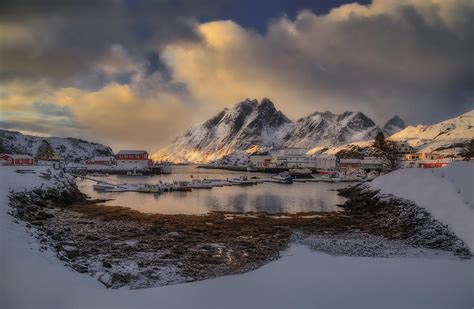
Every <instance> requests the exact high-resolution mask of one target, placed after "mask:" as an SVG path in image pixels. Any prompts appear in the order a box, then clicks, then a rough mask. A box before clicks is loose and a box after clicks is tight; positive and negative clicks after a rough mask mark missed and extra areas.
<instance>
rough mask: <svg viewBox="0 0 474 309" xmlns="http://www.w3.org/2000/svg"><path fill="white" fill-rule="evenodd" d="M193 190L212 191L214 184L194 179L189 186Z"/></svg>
mask: <svg viewBox="0 0 474 309" xmlns="http://www.w3.org/2000/svg"><path fill="white" fill-rule="evenodd" d="M189 187H191V188H192V189H212V187H213V186H212V184H211V183H209V182H206V181H205V180H201V179H193V180H191V183H190V184H189Z"/></svg>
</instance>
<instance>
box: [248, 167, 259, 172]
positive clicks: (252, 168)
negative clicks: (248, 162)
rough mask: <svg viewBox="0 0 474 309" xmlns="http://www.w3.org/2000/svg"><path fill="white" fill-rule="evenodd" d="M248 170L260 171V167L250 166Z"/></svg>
mask: <svg viewBox="0 0 474 309" xmlns="http://www.w3.org/2000/svg"><path fill="white" fill-rule="evenodd" d="M247 172H258V168H257V167H256V166H248V167H247Z"/></svg>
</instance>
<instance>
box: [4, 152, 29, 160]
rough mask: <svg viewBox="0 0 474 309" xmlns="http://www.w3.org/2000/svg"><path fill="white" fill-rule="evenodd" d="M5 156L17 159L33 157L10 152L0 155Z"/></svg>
mask: <svg viewBox="0 0 474 309" xmlns="http://www.w3.org/2000/svg"><path fill="white" fill-rule="evenodd" d="M3 156H8V157H10V158H12V159H15V160H17V159H33V157H32V156H30V155H24V154H9V153H2V154H0V157H3Z"/></svg>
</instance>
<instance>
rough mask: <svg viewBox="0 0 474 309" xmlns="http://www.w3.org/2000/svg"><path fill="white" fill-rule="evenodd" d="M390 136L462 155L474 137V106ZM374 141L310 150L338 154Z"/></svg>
mask: <svg viewBox="0 0 474 309" xmlns="http://www.w3.org/2000/svg"><path fill="white" fill-rule="evenodd" d="M388 139H390V140H393V141H397V142H406V143H408V144H409V145H410V146H412V147H413V148H414V151H415V152H426V153H439V154H442V155H446V156H449V155H452V156H456V155H462V154H463V153H465V152H466V151H467V149H468V147H469V143H470V142H471V141H472V140H473V139H474V110H471V111H469V112H467V113H465V114H462V115H460V116H458V117H455V118H452V119H448V120H445V121H442V122H440V123H437V124H433V125H421V124H420V125H417V126H408V127H406V128H405V129H403V130H401V131H399V132H397V133H395V134H393V135H391V136H390V137H389V138H388ZM373 142H374V141H373V140H367V141H364V142H353V143H348V144H345V145H337V146H332V147H314V148H313V149H311V150H309V152H308V154H326V155H336V154H339V153H341V152H344V151H354V149H358V150H361V151H362V152H364V151H365V150H367V149H369V148H370V147H371V146H372V145H373Z"/></svg>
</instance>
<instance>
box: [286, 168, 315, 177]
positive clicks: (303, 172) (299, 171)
mask: <svg viewBox="0 0 474 309" xmlns="http://www.w3.org/2000/svg"><path fill="white" fill-rule="evenodd" d="M289 172H290V175H291V176H296V177H301V178H302V177H309V178H312V177H313V176H311V170H310V169H309V168H307V167H297V168H291V169H290V171H289Z"/></svg>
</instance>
